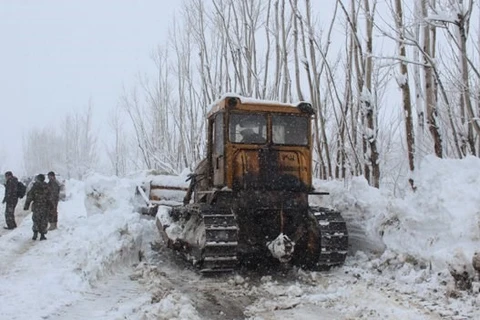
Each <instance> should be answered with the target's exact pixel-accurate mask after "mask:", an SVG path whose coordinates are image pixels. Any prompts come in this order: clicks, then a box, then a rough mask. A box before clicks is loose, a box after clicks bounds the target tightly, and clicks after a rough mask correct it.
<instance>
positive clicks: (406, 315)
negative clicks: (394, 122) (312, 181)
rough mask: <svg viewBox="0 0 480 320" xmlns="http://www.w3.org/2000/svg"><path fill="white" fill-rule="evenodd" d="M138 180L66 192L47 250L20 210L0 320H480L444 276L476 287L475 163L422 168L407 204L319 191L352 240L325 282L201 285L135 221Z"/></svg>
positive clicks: (76, 184) (250, 277) (208, 281)
mask: <svg viewBox="0 0 480 320" xmlns="http://www.w3.org/2000/svg"><path fill="white" fill-rule="evenodd" d="M138 179H142V177H137V178H136V179H118V178H115V177H104V176H99V175H93V176H91V177H89V178H88V179H87V180H86V181H84V182H80V181H73V180H72V181H68V183H67V190H68V191H69V192H68V193H69V195H70V196H69V198H68V200H67V201H65V202H61V203H60V205H59V229H58V230H55V231H52V232H49V233H48V234H47V238H48V240H47V241H42V242H40V241H32V240H31V235H32V234H31V226H32V221H31V213H30V212H24V211H23V210H22V208H23V201H21V202H20V203H19V205H18V206H17V224H18V225H19V227H18V228H17V229H15V230H13V231H9V230H3V229H1V230H0V319H1V320H3V319H5V320H10V319H19V320H23V319H33V320H35V319H139V320H150V319H179V320H184V319H185V320H196V319H249V320H267V319H272V320H273V319H277V320H278V319H280V320H282V319H307V320H308V319H480V290H479V287H480V284H479V282H478V280H476V281H474V282H473V289H472V290H469V291H460V290H457V289H455V286H454V281H453V278H452V276H451V275H450V272H449V269H452V268H456V269H462V268H466V270H467V272H469V273H470V274H471V276H472V277H473V270H472V268H471V258H472V255H473V253H474V251H480V192H479V191H478V190H479V185H480V159H478V158H474V157H469V158H466V159H463V160H439V159H436V158H434V157H428V158H427V159H426V160H425V161H424V163H423V164H422V166H421V168H420V170H419V172H418V173H417V176H416V177H415V181H416V184H417V186H418V190H417V192H416V193H412V194H409V195H407V197H406V198H405V199H395V198H393V197H392V196H391V195H389V194H388V193H385V192H382V191H379V190H376V189H373V188H370V187H368V186H367V184H366V183H365V181H364V180H363V179H361V178H356V179H354V180H352V181H351V182H350V183H349V186H348V188H345V185H344V184H343V183H339V182H333V181H332V182H323V181H316V186H317V189H319V190H322V191H329V192H330V195H329V196H323V197H322V198H312V202H313V203H316V204H318V203H320V204H322V205H325V206H331V207H335V208H336V209H338V210H340V211H342V212H343V214H344V216H345V218H346V219H347V221H348V226H349V232H350V243H351V252H350V255H349V257H348V258H347V261H346V264H345V265H344V266H343V267H342V268H338V269H334V270H331V271H328V272H310V271H303V270H291V271H290V272H286V273H285V274H280V273H279V274H272V275H266V274H259V273H255V272H251V273H248V274H233V275H225V276H222V277H216V278H205V277H202V276H200V275H198V274H197V273H196V272H195V270H194V269H193V268H192V267H191V266H189V265H188V264H187V263H186V262H184V261H183V260H182V259H180V258H179V257H178V256H177V255H175V254H174V253H172V252H170V251H169V250H167V249H166V248H165V246H164V244H163V243H162V242H161V240H160V236H159V235H158V232H157V230H156V227H155V222H154V219H153V218H149V217H146V216H141V215H139V214H138V213H135V212H134V201H133V198H134V190H135V185H136V183H137V182H138ZM157 179H158V178H157ZM164 179H165V184H166V185H171V184H174V185H177V184H176V183H175V181H177V182H178V183H179V184H178V185H181V183H182V182H183V181H184V180H185V176H182V177H177V178H174V177H164ZM0 192H3V189H2V190H0ZM1 209H2V211H3V210H4V207H3V206H2V207H1ZM140 260H141V261H140Z"/></svg>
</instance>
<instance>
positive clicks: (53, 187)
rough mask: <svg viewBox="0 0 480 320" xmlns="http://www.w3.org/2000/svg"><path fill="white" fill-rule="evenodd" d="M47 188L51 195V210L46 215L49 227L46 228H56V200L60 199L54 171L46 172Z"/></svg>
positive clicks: (58, 185)
mask: <svg viewBox="0 0 480 320" xmlns="http://www.w3.org/2000/svg"><path fill="white" fill-rule="evenodd" d="M48 188H49V189H50V194H51V196H52V204H53V207H52V210H51V211H50V214H49V215H48V222H49V223H50V228H48V230H55V229H57V222H58V211H57V208H58V200H60V184H59V183H58V181H57V179H56V177H55V172H53V171H50V172H49V173H48Z"/></svg>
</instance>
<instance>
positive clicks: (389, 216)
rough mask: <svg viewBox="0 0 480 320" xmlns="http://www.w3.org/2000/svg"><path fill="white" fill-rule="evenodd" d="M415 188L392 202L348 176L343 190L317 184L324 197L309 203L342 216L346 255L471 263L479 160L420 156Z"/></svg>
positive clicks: (479, 241)
mask: <svg viewBox="0 0 480 320" xmlns="http://www.w3.org/2000/svg"><path fill="white" fill-rule="evenodd" d="M415 184H416V186H417V190H416V192H410V193H409V194H408V195H407V196H406V197H405V199H396V198H394V197H393V196H392V195H391V194H389V193H387V192H385V191H383V190H378V189H375V188H372V187H370V186H368V184H367V182H366V181H365V179H364V178H363V177H356V178H354V179H353V180H352V181H351V184H350V185H349V186H347V187H346V186H345V185H343V184H342V183H340V182H338V181H327V182H325V181H320V180H317V181H315V183H314V185H315V187H316V189H317V190H319V191H328V192H330V195H328V196H322V198H321V199H319V198H318V197H315V198H313V199H312V201H311V202H313V204H320V205H324V206H327V207H333V208H335V209H337V210H339V211H340V212H342V215H343V216H344V218H345V219H346V220H347V225H348V228H349V233H350V244H351V250H350V254H353V253H355V252H356V251H358V250H360V251H365V252H375V253H383V252H385V251H392V252H395V253H397V254H402V255H405V256H407V257H410V258H409V259H410V260H412V261H413V260H416V261H417V262H418V261H422V262H423V263H424V264H431V265H432V266H433V268H435V269H437V270H438V269H444V268H446V267H447V264H449V263H450V264H452V263H454V264H455V263H459V261H457V260H458V257H459V256H464V257H465V258H462V260H465V261H467V262H468V261H471V258H472V256H473V254H474V252H475V251H479V250H480V193H479V192H478V186H479V185H480V159H478V158H476V157H467V158H465V159H462V160H446V159H438V158H436V157H434V156H429V157H426V158H425V160H424V161H423V163H422V164H421V166H420V168H419V170H418V171H417V173H416V176H415ZM460 253H461V254H460ZM454 256H455V258H454ZM407 260H408V259H407ZM462 263H463V262H462Z"/></svg>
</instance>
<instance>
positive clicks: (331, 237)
mask: <svg viewBox="0 0 480 320" xmlns="http://www.w3.org/2000/svg"><path fill="white" fill-rule="evenodd" d="M309 210H310V211H311V213H312V214H313V215H314V216H315V218H316V219H317V223H318V228H319V229H320V239H319V240H320V256H319V259H318V263H317V266H318V267H319V268H330V267H335V266H341V265H343V263H344V262H345V258H346V257H347V252H348V230H347V224H346V222H345V220H344V219H343V218H342V215H341V214H340V212H338V211H335V210H332V209H328V208H322V207H311V208H310V209H309Z"/></svg>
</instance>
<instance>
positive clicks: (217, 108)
mask: <svg viewBox="0 0 480 320" xmlns="http://www.w3.org/2000/svg"><path fill="white" fill-rule="evenodd" d="M223 110H228V111H231V110H244V111H263V112H278V113H290V114H292V113H293V114H301V113H305V114H310V115H311V114H313V113H314V110H313V107H312V105H311V104H310V103H308V102H299V103H298V104H297V105H294V104H288V103H283V102H278V101H268V100H259V99H252V98H246V97H242V96H238V95H224V96H222V98H220V99H219V100H217V101H215V102H214V103H213V104H212V105H211V106H210V111H209V112H208V118H210V117H211V116H212V115H214V114H216V113H218V112H221V111H223Z"/></svg>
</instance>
